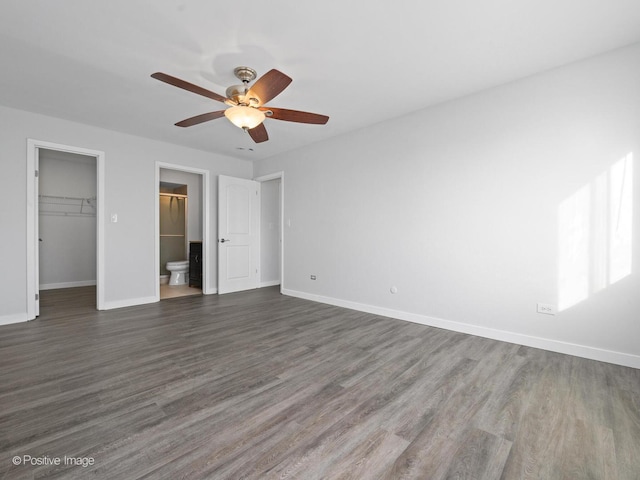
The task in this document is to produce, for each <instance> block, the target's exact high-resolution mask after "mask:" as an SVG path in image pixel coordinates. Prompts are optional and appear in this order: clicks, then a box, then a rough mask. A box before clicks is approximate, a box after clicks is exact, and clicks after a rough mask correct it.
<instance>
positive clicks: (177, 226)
mask: <svg viewBox="0 0 640 480" xmlns="http://www.w3.org/2000/svg"><path fill="white" fill-rule="evenodd" d="M163 185H166V184H163V183H161V184H160V188H161V195H160V199H159V200H160V210H159V214H160V275H169V271H168V270H167V268H166V265H167V262H179V261H182V260H185V259H187V258H188V254H187V248H188V247H187V230H186V223H187V222H186V208H187V199H186V198H184V197H177V196H168V195H162V187H163ZM172 185H173V184H172ZM176 190H182V191H186V187H185V188H181V189H176ZM174 193H178V192H174ZM181 194H184V193H181Z"/></svg>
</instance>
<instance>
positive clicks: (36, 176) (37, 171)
mask: <svg viewBox="0 0 640 480" xmlns="http://www.w3.org/2000/svg"><path fill="white" fill-rule="evenodd" d="M35 173H36V178H38V170H36V172H35Z"/></svg>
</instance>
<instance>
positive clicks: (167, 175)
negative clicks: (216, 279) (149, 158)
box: [156, 163, 209, 300]
mask: <svg viewBox="0 0 640 480" xmlns="http://www.w3.org/2000/svg"><path fill="white" fill-rule="evenodd" d="M207 178H208V172H206V171H202V170H198V169H191V168H188V167H183V166H179V165H170V164H165V163H157V168H156V179H157V183H156V186H157V193H158V195H157V197H156V198H157V202H156V205H157V214H156V233H157V235H156V239H157V243H156V258H157V262H156V271H157V276H156V278H157V279H158V280H157V297H158V300H164V299H168V298H175V297H184V296H192V295H201V294H203V293H207V288H208V282H207V281H206V280H207V271H208V265H207V254H206V253H207V252H206V250H207V248H206V247H207V244H208V241H207V239H208V225H209V223H208V219H207V215H208V202H207V201H206V199H207V198H208V196H209V191H208V181H207Z"/></svg>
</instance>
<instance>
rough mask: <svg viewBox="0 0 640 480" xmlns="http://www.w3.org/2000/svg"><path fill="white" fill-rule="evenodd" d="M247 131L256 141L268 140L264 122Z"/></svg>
mask: <svg viewBox="0 0 640 480" xmlns="http://www.w3.org/2000/svg"><path fill="white" fill-rule="evenodd" d="M247 131H248V132H249V135H251V138H253V141H254V142H256V143H262V142H266V141H267V140H269V135H268V134H267V129H266V128H265V126H264V123H261V124H260V125H258V126H257V127H253V128H252V129H251V130H247Z"/></svg>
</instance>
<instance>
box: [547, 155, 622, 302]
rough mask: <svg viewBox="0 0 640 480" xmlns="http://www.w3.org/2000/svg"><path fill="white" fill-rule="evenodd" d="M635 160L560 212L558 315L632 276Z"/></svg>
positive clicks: (612, 171)
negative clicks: (559, 312)
mask: <svg viewBox="0 0 640 480" xmlns="http://www.w3.org/2000/svg"><path fill="white" fill-rule="evenodd" d="M632 170H633V154H632V153H629V154H627V155H626V156H624V157H623V158H621V159H620V160H619V161H617V162H616V163H615V164H614V165H612V166H611V168H609V169H608V170H606V171H605V172H604V173H602V174H601V175H599V176H598V177H597V178H596V179H594V180H593V181H592V182H590V183H588V184H587V185H584V186H583V187H581V188H580V189H579V190H578V191H577V192H575V193H574V194H573V195H571V196H570V197H569V198H567V199H566V200H564V201H563V202H562V203H561V204H560V206H559V207H558V255H559V263H558V310H559V311H561V310H565V309H567V308H569V307H571V306H573V305H576V304H577V303H580V302H582V301H583V300H586V299H587V298H588V297H589V296H590V295H592V294H594V293H596V292H598V291H599V290H602V289H604V288H606V287H608V286H609V285H612V284H614V283H616V282H617V281H619V280H621V279H623V278H624V277H626V276H628V275H630V274H631V265H632V263H631V260H632V258H631V252H632V245H631V240H632V238H631V237H632V227H633V225H632V222H633V220H632V218H633V217H632V213H633V212H632V202H633V183H632V178H633V171H632Z"/></svg>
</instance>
